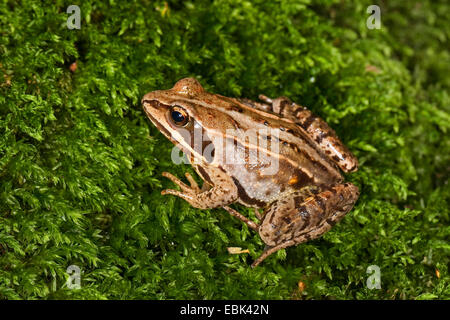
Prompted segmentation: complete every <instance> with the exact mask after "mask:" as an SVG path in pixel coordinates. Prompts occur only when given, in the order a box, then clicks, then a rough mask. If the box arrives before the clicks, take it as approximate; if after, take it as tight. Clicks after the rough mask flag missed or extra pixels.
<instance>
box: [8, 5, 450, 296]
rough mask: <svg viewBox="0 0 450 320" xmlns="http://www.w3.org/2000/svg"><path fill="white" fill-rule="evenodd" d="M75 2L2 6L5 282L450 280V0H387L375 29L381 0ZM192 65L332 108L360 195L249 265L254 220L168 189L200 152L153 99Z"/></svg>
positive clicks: (237, 85)
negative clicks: (187, 152)
mask: <svg viewBox="0 0 450 320" xmlns="http://www.w3.org/2000/svg"><path fill="white" fill-rule="evenodd" d="M70 4H71V3H69V2H62V1H58V4H57V5H53V4H50V2H49V3H48V4H47V5H42V4H41V2H39V1H22V2H21V4H20V5H19V4H18V3H16V2H15V1H3V2H2V3H1V4H0V34H1V37H0V63H1V64H0V298H2V299H35V298H46V299H55V298H59V299H72V298H74V299H89V298H101V299H165V298H167V299H183V298H184V299H192V298H199V299H204V298H213V299H219V298H222V299H239V298H247V299H260V298H270V299H290V298H305V299H323V298H326V299H352V298H356V299H405V298H407V299H430V298H441V299H449V298H450V286H449V278H450V276H449V273H448V264H449V249H450V246H449V243H448V239H449V231H450V229H449V207H450V203H449V202H450V185H449V183H448V178H449V173H450V172H449V163H450V158H449V157H450V139H449V130H450V108H449V106H450V97H449V88H450V55H449V51H448V47H449V45H448V40H449V37H450V30H449V24H448V16H449V15H450V7H449V5H448V4H447V3H446V1H441V2H439V1H425V2H424V1H420V2H416V3H414V2H405V3H402V2H399V3H397V4H391V2H389V4H386V3H385V4H384V6H382V7H381V19H382V28H381V29H380V30H369V29H367V28H366V19H367V17H368V14H367V13H366V8H367V6H368V5H370V4H372V3H371V2H370V1H365V3H361V2H360V1H349V2H348V3H347V4H343V3H342V2H341V1H338V0H336V1H325V0H323V1H315V2H311V1H303V2H300V1H231V0H226V1H225V0H223V1H214V2H212V3H210V2H209V1H202V0H199V1H190V2H186V1H180V2H177V1H168V2H167V6H166V8H165V5H164V4H165V3H164V2H163V1H141V2H138V1H135V2H132V1H129V2H119V1H117V2H110V3H109V4H99V3H95V2H94V1H83V4H82V5H81V14H82V21H81V29H80V30H69V29H67V27H66V19H67V18H68V16H69V14H67V13H66V8H67V7H68V6H69V5H70ZM164 8H165V9H164ZM75 61H76V64H77V70H76V71H75V72H71V71H70V69H69V66H70V65H71V64H72V63H73V62H75ZM186 76H195V77H196V78H197V79H199V80H200V82H201V83H202V84H203V85H204V86H205V87H206V89H208V90H210V91H212V92H216V93H220V94H224V95H228V96H243V97H248V98H253V99H254V98H256V97H257V95H258V94H259V93H264V94H266V95H268V96H272V97H276V96H281V95H285V96H289V97H291V98H292V99H293V100H294V101H297V102H299V103H301V104H304V105H307V106H309V107H310V109H311V110H313V111H314V112H315V113H316V114H318V115H320V116H321V117H323V118H324V119H325V120H326V121H328V122H329V123H330V125H331V126H332V127H333V128H334V129H335V130H336V131H337V133H338V135H339V136H340V137H341V138H342V140H343V141H344V142H345V143H346V144H347V145H348V146H349V147H350V149H351V150H352V151H354V153H355V154H356V155H357V157H358V158H359V160H360V163H361V166H360V170H359V171H358V172H357V173H354V174H351V175H349V176H348V180H349V181H352V182H354V183H355V184H357V185H358V186H359V187H360V189H361V197H360V199H359V200H358V202H357V205H356V207H355V209H354V210H353V211H351V213H350V214H348V215H347V216H346V218H345V219H343V221H342V222H341V223H339V224H338V225H337V226H336V227H335V228H333V230H332V231H330V232H329V233H327V234H325V235H324V236H323V237H322V238H320V239H318V240H314V241H311V242H308V243H306V244H302V245H300V246H297V247H294V248H289V249H287V250H283V251H281V252H278V253H277V254H276V255H274V256H272V257H270V258H269V259H267V260H266V261H265V262H264V263H263V265H261V266H260V267H258V268H256V269H254V270H252V269H251V268H250V263H251V261H252V260H253V259H254V258H256V257H257V256H258V255H259V254H260V253H261V252H262V249H263V247H264V245H263V243H262V241H261V240H260V239H259V237H258V235H257V234H255V233H254V232H253V231H250V230H248V229H247V227H246V226H244V225H242V223H240V222H239V221H237V220H235V219H233V218H232V217H230V216H229V214H228V213H226V212H225V211H224V210H221V209H215V210H203V211H202V210H196V209H194V208H192V207H190V206H189V205H188V204H187V203H186V202H184V201H182V200H181V199H177V198H175V197H171V196H166V197H162V196H161V195H160V191H161V190H162V188H165V187H169V186H173V184H171V182H170V181H167V179H164V178H162V176H161V172H163V171H170V172H173V173H175V174H177V175H178V176H181V175H182V174H183V172H184V171H186V170H190V171H191V172H192V170H191V168H190V167H189V166H185V165H179V166H177V165H175V164H173V163H172V162H171V160H170V151H171V148H172V145H171V143H170V142H169V141H167V139H165V138H164V137H163V136H162V134H160V133H159V132H158V131H157V130H156V128H155V127H153V126H152V125H151V124H150V123H149V121H148V120H147V118H146V116H145V115H144V113H143V111H142V109H141V106H140V102H139V101H140V98H141V97H142V96H143V95H144V94H145V93H146V92H148V91H151V90H155V89H165V88H169V87H171V86H172V85H173V83H174V82H175V81H177V80H178V79H180V78H183V77H186ZM239 209H240V210H241V211H242V212H244V213H245V214H248V215H250V216H252V212H251V211H250V210H247V209H245V208H243V207H239ZM229 246H237V247H242V248H248V249H249V250H250V252H251V253H250V255H248V254H242V255H229V254H228V253H227V250H226V248H227V247H229ZM69 265H78V266H80V268H81V271H82V288H81V289H79V290H70V289H68V288H67V287H66V285H65V282H66V279H67V277H68V274H67V273H66V268H67V267H68V266H69ZM370 265H378V266H379V267H380V270H381V289H380V290H376V289H374V290H369V289H368V288H367V287H366V280H367V277H368V276H369V275H368V274H367V273H366V269H367V267H368V266H370ZM438 273H439V276H437V274H438ZM299 281H302V282H303V284H304V286H305V287H304V290H303V291H302V292H301V293H300V292H299V291H298V282H299Z"/></svg>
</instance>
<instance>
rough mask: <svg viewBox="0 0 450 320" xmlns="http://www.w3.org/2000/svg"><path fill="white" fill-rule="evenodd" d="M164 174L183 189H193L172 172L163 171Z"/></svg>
mask: <svg viewBox="0 0 450 320" xmlns="http://www.w3.org/2000/svg"><path fill="white" fill-rule="evenodd" d="M162 175H163V177H166V178H167V179H169V180H170V181H172V182H173V183H175V184H176V185H177V186H179V187H180V189H181V190H182V191H184V192H186V191H191V190H192V188H191V187H189V186H188V185H186V184H185V183H184V182H183V181H181V180H180V179H178V178H177V177H175V176H174V175H173V174H171V173H169V172H163V173H162ZM163 192H164V191H163Z"/></svg>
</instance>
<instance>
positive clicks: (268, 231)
mask: <svg viewBox="0 0 450 320" xmlns="http://www.w3.org/2000/svg"><path fill="white" fill-rule="evenodd" d="M358 196H359V191H358V188H357V187H356V186H355V185H353V184H351V183H344V184H338V185H335V186H332V187H330V188H328V189H325V190H323V191H322V192H320V193H318V194H316V195H314V196H311V197H308V198H306V199H305V198H304V197H303V196H301V192H300V191H295V192H294V193H292V194H289V195H287V196H286V199H281V200H279V201H277V202H275V203H274V204H272V206H271V207H270V208H269V209H268V210H267V213H266V215H265V217H264V220H263V222H262V223H261V226H260V228H259V234H260V236H261V239H262V240H263V241H264V242H265V243H266V244H267V245H268V247H267V248H266V249H265V250H264V252H263V254H262V255H261V256H260V257H259V258H258V259H257V260H256V261H255V262H254V263H253V264H252V267H256V266H257V265H258V264H260V263H261V262H262V261H263V260H264V259H265V258H267V257H268V256H269V255H271V254H272V253H274V252H276V251H278V250H280V249H283V248H287V247H290V246H293V245H297V244H299V243H302V242H306V241H308V240H312V239H315V238H318V237H320V236H321V235H323V234H324V233H325V232H327V231H328V230H330V229H331V228H332V227H333V226H334V225H335V224H336V223H337V222H339V220H341V219H342V218H343V217H344V216H345V214H346V213H347V212H349V211H350V210H351V208H352V207H353V205H354V203H355V202H356V200H357V199H358Z"/></svg>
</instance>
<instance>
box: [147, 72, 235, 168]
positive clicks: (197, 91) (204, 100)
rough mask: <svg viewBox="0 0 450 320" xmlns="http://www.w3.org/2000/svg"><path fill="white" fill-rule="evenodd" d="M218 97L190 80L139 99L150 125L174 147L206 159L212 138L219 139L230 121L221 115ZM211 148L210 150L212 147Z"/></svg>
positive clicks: (195, 81) (187, 79)
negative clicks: (216, 137)
mask: <svg viewBox="0 0 450 320" xmlns="http://www.w3.org/2000/svg"><path fill="white" fill-rule="evenodd" d="M221 101H222V100H221V98H220V97H219V96H218V95H214V94H210V93H208V92H206V91H205V90H204V89H203V87H202V86H201V85H200V83H199V82H198V81H197V80H195V79H193V78H185V79H181V80H179V81H178V82H177V83H176V84H175V85H174V86H173V88H171V89H169V90H157V91H152V92H149V93H147V94H146V95H145V96H144V97H143V98H142V105H143V108H144V110H145V113H146V114H147V116H148V118H149V119H150V120H151V121H152V122H153V124H154V125H155V126H156V127H157V128H158V129H159V130H160V131H161V132H162V133H163V134H164V135H165V136H166V137H167V138H168V139H169V140H170V141H172V143H174V144H175V145H176V146H177V147H179V148H180V149H181V150H182V151H184V152H185V153H187V154H190V155H193V156H194V157H195V158H197V159H202V160H207V161H208V162H210V161H211V158H208V157H205V148H206V147H207V146H208V145H210V144H211V137H212V136H219V137H220V136H222V135H221V134H220V133H221V132H224V131H223V130H226V127H227V126H229V123H231V122H230V121H227V119H225V117H226V115H225V114H223V113H222V112H220V109H219V108H217V105H218V104H220V103H223V102H221ZM211 147H212V146H211Z"/></svg>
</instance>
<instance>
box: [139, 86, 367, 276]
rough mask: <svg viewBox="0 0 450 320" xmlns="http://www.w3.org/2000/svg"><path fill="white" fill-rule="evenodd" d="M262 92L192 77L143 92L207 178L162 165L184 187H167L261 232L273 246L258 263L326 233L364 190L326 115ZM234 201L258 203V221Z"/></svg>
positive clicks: (158, 121)
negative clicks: (236, 94)
mask: <svg viewBox="0 0 450 320" xmlns="http://www.w3.org/2000/svg"><path fill="white" fill-rule="evenodd" d="M259 98H260V100H261V102H255V101H251V100H248V99H235V98H228V97H224V96H221V95H218V94H212V93H209V92H206V91H205V90H204V89H203V87H202V86H201V85H200V83H199V82H198V81H197V80H195V79H193V78H186V79H182V80H179V81H178V82H177V83H176V84H175V86H174V87H173V88H172V89H169V90H158V91H153V92H150V93H147V94H146V95H145V96H144V97H143V99H142V104H143V108H144V110H145V113H146V114H147V116H148V117H149V118H150V120H151V121H152V122H153V124H154V125H155V126H156V127H157V128H158V129H159V130H160V131H161V132H162V133H163V134H164V135H165V136H166V137H167V138H168V139H170V140H171V141H172V142H173V143H174V144H175V145H176V146H178V147H179V148H180V149H181V150H182V151H183V152H184V153H185V154H186V155H187V156H188V158H189V160H190V162H191V164H192V166H193V168H194V169H195V171H196V172H197V173H198V174H199V176H200V177H201V178H202V179H203V180H204V183H203V186H202V188H200V187H199V186H198V185H197V183H196V182H195V180H194V179H193V177H192V176H191V175H190V174H189V173H186V178H187V180H188V181H189V184H190V186H188V185H186V184H185V183H183V182H182V181H180V180H179V179H178V178H176V177H175V176H173V175H172V174H170V173H167V172H164V173H163V175H164V176H165V177H167V178H169V179H170V180H172V181H173V182H174V183H175V184H177V185H178V186H179V187H180V189H181V191H178V190H172V189H169V190H164V191H162V194H172V195H175V196H178V197H180V198H182V199H185V200H186V201H188V202H189V203H190V204H191V205H192V206H194V207H196V208H201V209H207V208H217V207H223V208H224V209H225V210H227V211H228V212H229V213H230V214H232V215H233V216H235V217H237V218H238V219H240V220H242V221H243V222H244V223H246V224H247V225H248V226H249V227H250V228H252V229H254V230H256V231H257V232H259V235H260V236H261V239H262V240H263V241H264V243H265V244H266V245H267V246H266V248H265V250H264V252H263V253H262V255H261V256H260V257H259V258H258V259H257V260H256V261H255V262H254V263H253V264H252V267H255V266H257V265H258V264H259V263H261V262H262V261H263V260H264V259H265V258H267V257H268V256H269V255H270V254H272V253H274V252H276V251H277V250H280V249H282V248H286V247H289V246H293V245H297V244H299V243H302V242H305V241H308V240H311V239H315V238H318V237H320V236H321V235H322V234H324V233H325V232H327V231H328V230H330V229H331V227H333V226H334V225H335V224H336V223H337V222H338V221H339V220H341V219H342V218H343V217H344V215H345V214H346V213H347V212H349V211H350V210H351V209H352V207H353V205H354V203H355V202H356V200H357V199H358V195H359V192H358V188H357V187H356V186H355V185H353V184H351V183H345V182H344V177H343V176H342V174H341V172H340V170H339V169H341V170H342V171H344V172H353V171H356V170H357V168H358V161H357V159H356V158H355V157H354V156H353V155H352V154H351V152H350V151H349V150H348V149H347V148H346V147H345V146H344V145H343V144H342V142H341V141H340V140H339V139H338V137H337V136H336V134H335V132H334V131H333V130H332V129H331V128H330V127H329V126H328V125H327V123H326V122H324V121H323V120H322V119H320V118H319V117H316V116H314V115H313V114H312V113H311V112H310V111H309V110H307V109H306V108H305V107H302V106H299V105H297V104H295V103H293V102H291V101H290V100H289V99H288V98H285V97H279V98H276V99H270V98H268V97H266V96H263V95H260V97H259ZM234 202H238V203H241V204H243V205H245V206H248V207H253V208H255V214H256V216H257V218H258V219H259V222H258V223H255V222H254V221H252V220H250V219H248V218H246V217H245V216H243V215H242V214H240V213H239V212H237V211H236V210H234V209H232V208H230V207H229V205H230V204H232V203H234ZM260 208H261V209H263V213H262V214H260V213H259V211H258V209H260Z"/></svg>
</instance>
